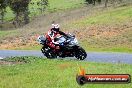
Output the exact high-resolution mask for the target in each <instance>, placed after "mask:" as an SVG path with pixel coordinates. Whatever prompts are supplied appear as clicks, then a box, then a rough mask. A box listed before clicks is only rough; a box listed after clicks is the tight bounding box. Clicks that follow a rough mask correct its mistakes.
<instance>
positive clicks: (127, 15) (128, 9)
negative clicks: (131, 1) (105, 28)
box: [67, 6, 132, 28]
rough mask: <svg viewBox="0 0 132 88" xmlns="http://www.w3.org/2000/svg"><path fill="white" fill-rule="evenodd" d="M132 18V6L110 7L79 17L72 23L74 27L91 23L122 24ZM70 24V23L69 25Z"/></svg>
mask: <svg viewBox="0 0 132 88" xmlns="http://www.w3.org/2000/svg"><path fill="white" fill-rule="evenodd" d="M128 20H132V6H123V7H119V8H115V9H110V10H106V11H103V12H102V11H99V12H97V13H96V14H94V15H93V14H92V16H88V17H85V18H83V19H81V20H80V19H79V20H78V21H75V22H73V23H70V24H71V26H72V27H78V28H81V27H86V26H90V25H96V24H99V25H103V24H105V25H108V24H109V25H111V24H120V23H122V22H125V21H128ZM67 26H70V25H67Z"/></svg>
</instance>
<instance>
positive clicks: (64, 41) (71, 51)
mask: <svg viewBox="0 0 132 88" xmlns="http://www.w3.org/2000/svg"><path fill="white" fill-rule="evenodd" d="M67 36H68V37H66V36H63V35H61V36H58V37H56V38H55V39H54V41H55V42H57V43H58V44H59V47H60V50H59V51H58V50H54V49H52V48H50V47H49V46H48V45H47V39H46V38H45V37H44V36H43V35H41V36H39V37H38V39H37V40H38V42H39V43H40V44H41V45H42V49H41V51H42V53H43V54H44V56H46V57H47V58H57V57H61V58H65V57H76V58H77V59H79V60H84V59H85V58H86V57H87V53H86V52H85V50H84V49H83V48H82V47H81V46H79V44H78V40H77V39H76V37H75V35H72V34H67Z"/></svg>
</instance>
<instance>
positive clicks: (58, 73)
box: [0, 57, 132, 88]
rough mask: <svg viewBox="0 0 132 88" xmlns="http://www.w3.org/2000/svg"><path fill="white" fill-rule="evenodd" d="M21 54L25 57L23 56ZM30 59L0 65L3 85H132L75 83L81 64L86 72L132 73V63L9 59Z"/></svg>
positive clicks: (65, 87)
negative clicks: (22, 62)
mask: <svg viewBox="0 0 132 88" xmlns="http://www.w3.org/2000/svg"><path fill="white" fill-rule="evenodd" d="M21 58H22V59H21ZM17 59H19V61H20V60H24V61H25V60H27V61H28V62H27V63H25V64H16V65H0V88H80V87H82V88H131V87H132V84H131V83H130V84H86V85H84V86H79V85H78V84H77V83H76V74H78V73H79V71H78V68H79V66H82V67H83V68H84V69H85V70H86V73H87V74H130V75H132V69H131V68H132V65H128V64H109V63H95V62H85V61H76V60H56V59H55V60H49V59H44V58H37V57H16V58H11V59H8V61H18V60H17Z"/></svg>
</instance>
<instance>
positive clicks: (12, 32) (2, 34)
mask: <svg viewBox="0 0 132 88" xmlns="http://www.w3.org/2000/svg"><path fill="white" fill-rule="evenodd" d="M17 32H18V30H8V31H0V38H1V39H3V38H6V37H7V36H11V35H17Z"/></svg>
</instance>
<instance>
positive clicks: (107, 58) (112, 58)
mask: <svg viewBox="0 0 132 88" xmlns="http://www.w3.org/2000/svg"><path fill="white" fill-rule="evenodd" d="M14 56H38V57H44V56H43V54H42V53H41V51H31V50H0V59H4V58H6V57H14ZM64 59H66V58H64ZM74 59H76V58H74ZM85 61H89V62H105V63H126V64H132V54H129V53H114V52H113V53H111V52H88V53H87V58H86V59H85Z"/></svg>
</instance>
